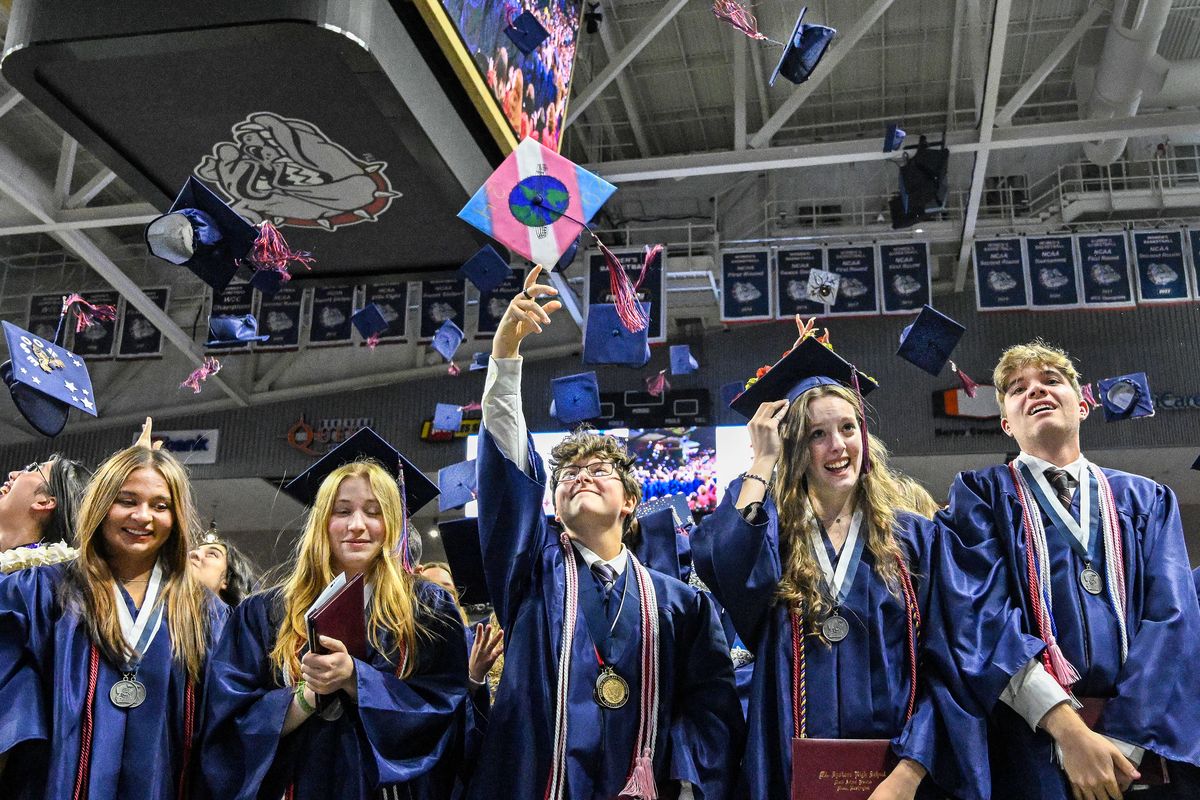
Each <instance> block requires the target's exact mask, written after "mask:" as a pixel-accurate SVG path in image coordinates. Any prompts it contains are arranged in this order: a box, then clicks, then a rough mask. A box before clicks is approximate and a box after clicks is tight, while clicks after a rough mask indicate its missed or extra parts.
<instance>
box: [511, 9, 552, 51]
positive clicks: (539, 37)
mask: <svg viewBox="0 0 1200 800" xmlns="http://www.w3.org/2000/svg"><path fill="white" fill-rule="evenodd" d="M504 35H505V36H507V37H508V38H509V40H510V41H511V42H512V43H513V44H514V45H516V47H517V49H518V50H520V51H521V52H522V53H524V54H525V55H529V54H530V53H532V52H533V51H534V50H537V49H538V48H539V47H541V45H542V42H544V41H546V39H548V38H550V33H549V31H547V30H546V28H545V26H543V25H542V23H541V22H539V21H538V18H537V17H535V16H534V15H533V12H532V11H522V12H521V13H520V14H518V15H517V16H516V17H514V18H513V20H512V22H510V23H508V26H507V27H506V28H505V29H504Z"/></svg>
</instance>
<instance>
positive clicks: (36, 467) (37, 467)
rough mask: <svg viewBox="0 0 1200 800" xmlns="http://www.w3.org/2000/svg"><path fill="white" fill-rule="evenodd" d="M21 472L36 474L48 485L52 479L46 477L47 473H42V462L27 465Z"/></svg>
mask: <svg viewBox="0 0 1200 800" xmlns="http://www.w3.org/2000/svg"><path fill="white" fill-rule="evenodd" d="M21 472H36V473H37V474H38V475H40V476H41V477H42V480H44V481H45V482H46V483H49V482H50V479H49V478H47V477H46V473H44V472H42V462H40V461H32V462H30V463H28V464H26V465H25V466H24V467H22V468H21Z"/></svg>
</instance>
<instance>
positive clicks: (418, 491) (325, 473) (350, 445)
mask: <svg viewBox="0 0 1200 800" xmlns="http://www.w3.org/2000/svg"><path fill="white" fill-rule="evenodd" d="M364 459H373V460H375V461H378V462H379V463H380V464H382V465H383V468H384V469H386V470H387V471H388V472H390V473H391V474H392V477H394V478H397V479H399V477H400V475H401V474H403V475H404V504H405V511H406V512H407V513H408V516H410V517H411V516H412V515H413V514H415V513H417V512H418V511H420V510H421V508H423V507H424V506H426V505H427V504H428V503H429V501H430V500H432V499H433V498H435V497H437V495H438V487H437V486H436V485H435V484H434V482H433V481H431V480H429V478H426V477H425V473H423V472H421V470H419V469H418V468H417V467H416V466H415V465H414V464H413V463H412V462H411V461H409V460H408V459H407V458H405V457H404V456H403V455H401V453H400V451H399V450H397V449H396V448H394V447H392V445H391V444H389V443H388V441H387V440H386V439H384V438H383V437H382V436H380V435H379V434H378V433H376V432H375V431H373V430H371V429H370V428H361V429H359V430H358V431H355V433H354V434H353V435H351V436H350V437H349V438H347V439H346V440H345V441H344V442H342V443H341V444H339V445H338V446H337V447H335V448H333V449H332V450H330V451H329V452H327V453H326V454H325V455H323V456H321V458H320V459H318V460H317V462H316V463H315V464H313V465H312V466H311V467H309V468H308V469H306V470H305V471H304V472H302V473H300V474H299V475H297V476H296V477H295V478H293V479H292V480H291V481H290V482H289V483H287V484H286V485H285V486H284V487H283V491H285V492H287V494H289V495H291V496H292V497H294V498H295V499H296V500H298V501H299V502H301V503H303V504H304V505H306V506H311V505H312V504H313V501H314V500H316V499H317V491H318V490H319V489H320V488H321V482H322V481H324V480H325V479H326V478H327V477H329V475H330V474H331V473H332V472H333V471H334V470H336V469H337V468H338V467H340V466H342V465H344V464H349V463H351V462H352V461H359V460H364Z"/></svg>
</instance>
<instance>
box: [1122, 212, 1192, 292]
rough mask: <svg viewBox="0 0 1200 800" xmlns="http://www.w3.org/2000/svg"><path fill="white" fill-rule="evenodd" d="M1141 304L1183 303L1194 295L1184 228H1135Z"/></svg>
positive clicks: (1138, 286)
mask: <svg viewBox="0 0 1200 800" xmlns="http://www.w3.org/2000/svg"><path fill="white" fill-rule="evenodd" d="M1133 260H1134V263H1135V264H1136V265H1137V289H1138V302H1139V303H1179V302H1182V301H1185V300H1187V299H1188V298H1189V297H1191V292H1189V291H1188V275H1187V266H1186V262H1185V260H1184V255H1183V231H1179V230H1174V231H1165V230H1154V231H1134V232H1133Z"/></svg>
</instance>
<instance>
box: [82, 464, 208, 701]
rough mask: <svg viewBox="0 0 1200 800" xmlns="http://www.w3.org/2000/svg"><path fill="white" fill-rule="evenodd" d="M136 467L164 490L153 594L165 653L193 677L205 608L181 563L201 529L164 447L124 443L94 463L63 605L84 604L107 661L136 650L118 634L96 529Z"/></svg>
mask: <svg viewBox="0 0 1200 800" xmlns="http://www.w3.org/2000/svg"><path fill="white" fill-rule="evenodd" d="M139 469H153V470H155V471H156V472H157V473H158V474H159V475H161V476H162V478H163V480H164V481H166V483H167V487H168V488H169V489H170V492H171V498H170V499H171V531H170V533H169V534H168V535H167V540H166V541H165V542H164V543H163V545H162V547H161V548H160V549H159V551H158V559H159V562H160V563H161V564H162V565H163V569H164V570H165V575H164V581H163V584H162V589H161V592H160V594H159V597H160V599H161V602H162V603H163V606H164V608H165V609H166V617H167V620H166V623H167V630H168V631H169V633H170V636H171V653H172V655H173V656H174V658H175V660H176V661H177V662H178V663H179V664H181V665H182V666H183V667H184V668H185V669H186V670H187V674H188V677H189V678H190V679H191V680H193V681H199V680H200V679H201V678H202V677H203V669H204V658H205V654H206V650H207V646H208V634H209V615H208V612H207V610H206V608H205V605H206V600H205V594H206V593H205V590H204V587H202V586H201V585H200V583H199V581H197V580H196V579H195V578H194V577H193V576H192V573H191V570H189V569H188V566H187V564H188V551H189V550H191V548H192V544H193V542H194V541H195V540H196V539H197V538H198V535H199V532H200V520H199V518H198V517H197V515H196V506H195V502H194V501H193V499H192V489H191V483H190V482H189V480H188V475H187V470H186V469H185V468H184V466H183V465H182V464H180V463H179V461H178V460H177V459H176V458H175V457H174V456H173V455H171V454H170V453H169V452H167V451H166V450H151V449H149V448H147V447H143V446H141V445H134V446H133V447H129V448H126V449H125V450H122V451H120V452H119V453H116V454H115V455H113V456H111V457H110V458H109V459H108V460H107V461H105V462H104V463H103V464H101V465H100V468H99V469H97V470H96V473H95V474H94V475H93V476H92V479H91V480H90V481H89V482H88V485H87V489H86V490H85V491H84V495H83V499H82V500H81V501H80V504H79V517H78V524H77V526H76V530H77V531H78V538H79V557H78V558H77V559H76V560H75V561H74V562H72V564H71V566H70V567H69V568H68V572H67V576H68V580H67V583H66V586H65V590H66V600H67V604H69V605H72V606H74V607H76V608H78V609H81V610H82V611H83V614H82V618H83V622H84V624H85V626H86V627H87V631H88V636H89V638H91V640H92V642H94V643H95V644H96V646H97V647H98V648H99V649H100V650H101V651H102V652H103V653H104V655H105V657H106V658H108V660H109V661H111V662H113V663H114V664H121V663H122V662H124V661H126V660H128V659H132V658H136V657H137V656H138V654H137V653H135V652H134V651H133V649H132V648H131V647H130V645H129V644H128V643H127V642H126V641H125V637H124V636H123V635H122V633H121V622H120V617H118V616H117V613H118V612H117V606H116V603H117V600H116V593H115V591H114V589H115V587H116V580H115V578H114V577H113V573H112V569H111V568H110V567H109V564H108V560H107V554H106V553H105V550H106V546H105V543H104V534H103V533H102V531H101V528H102V526H103V524H104V521H105V518H106V517H107V516H108V513H109V511H110V510H111V509H112V505H113V502H114V501H115V500H116V498H117V494H118V493H120V491H121V487H122V486H124V485H125V481H127V480H128V479H129V476H130V475H131V474H133V472H135V471H136V470H139Z"/></svg>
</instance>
